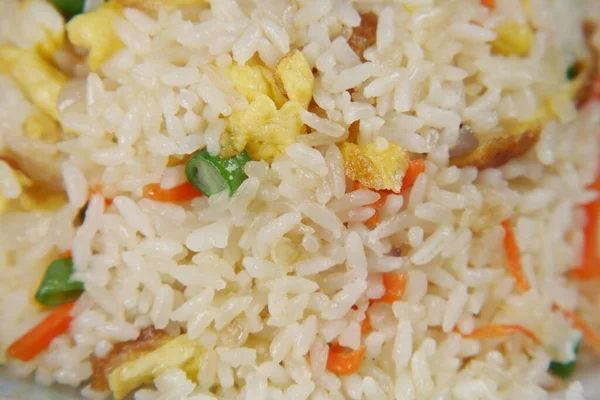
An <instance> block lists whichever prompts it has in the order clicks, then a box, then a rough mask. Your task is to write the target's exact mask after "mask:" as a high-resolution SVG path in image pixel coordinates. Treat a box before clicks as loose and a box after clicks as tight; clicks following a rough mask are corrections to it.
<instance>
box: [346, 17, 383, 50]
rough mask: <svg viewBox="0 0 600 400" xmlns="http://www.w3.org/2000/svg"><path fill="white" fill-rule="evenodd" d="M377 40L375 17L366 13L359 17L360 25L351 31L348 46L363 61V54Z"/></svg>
mask: <svg viewBox="0 0 600 400" xmlns="http://www.w3.org/2000/svg"><path fill="white" fill-rule="evenodd" d="M376 39H377V15H376V14H373V13H371V12H370V13H366V14H361V15H360V25H359V26H357V27H355V28H354V29H352V35H351V36H350V38H349V39H348V44H349V45H350V47H352V49H353V50H354V51H355V52H356V54H358V55H359V56H360V58H361V59H362V60H363V61H364V57H363V53H364V52H365V50H366V49H367V48H369V47H370V46H372V45H373V44H375V41H376Z"/></svg>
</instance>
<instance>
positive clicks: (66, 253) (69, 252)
mask: <svg viewBox="0 0 600 400" xmlns="http://www.w3.org/2000/svg"><path fill="white" fill-rule="evenodd" d="M71 257H73V253H72V252H71V250H66V251H64V252H63V253H61V255H60V256H58V258H71Z"/></svg>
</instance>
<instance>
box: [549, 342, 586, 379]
mask: <svg viewBox="0 0 600 400" xmlns="http://www.w3.org/2000/svg"><path fill="white" fill-rule="evenodd" d="M580 345H581V340H580V341H579V342H577V345H576V346H575V359H574V360H573V361H571V362H570V363H560V362H558V361H552V362H551V363H550V371H552V373H553V374H554V375H556V376H558V377H559V378H562V379H567V378H569V377H570V376H571V375H572V374H573V371H574V370H575V363H576V362H577V354H578V353H579V346H580Z"/></svg>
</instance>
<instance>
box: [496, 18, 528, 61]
mask: <svg viewBox="0 0 600 400" xmlns="http://www.w3.org/2000/svg"><path fill="white" fill-rule="evenodd" d="M495 32H496V34H497V35H498V36H497V37H496V40H494V41H493V42H492V50H493V51H494V52H496V53H499V54H502V55H505V56H509V55H512V54H514V55H517V56H524V55H526V54H527V53H528V52H529V50H530V49H531V46H532V45H533V39H534V35H533V30H532V29H531V27H530V26H529V25H528V24H520V23H515V22H507V23H505V24H503V25H500V26H499V27H497V28H496V29H495Z"/></svg>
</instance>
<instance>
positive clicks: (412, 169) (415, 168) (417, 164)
mask: <svg viewBox="0 0 600 400" xmlns="http://www.w3.org/2000/svg"><path fill="white" fill-rule="evenodd" d="M423 172H425V160H423V159H422V158H418V159H416V160H412V161H411V162H409V163H408V169H407V170H406V173H405V174H404V178H402V189H400V192H401V193H402V192H404V191H406V190H407V189H409V188H411V187H412V186H413V185H414V184H415V181H416V180H417V178H418V177H419V175H421V174H422V173H423Z"/></svg>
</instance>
